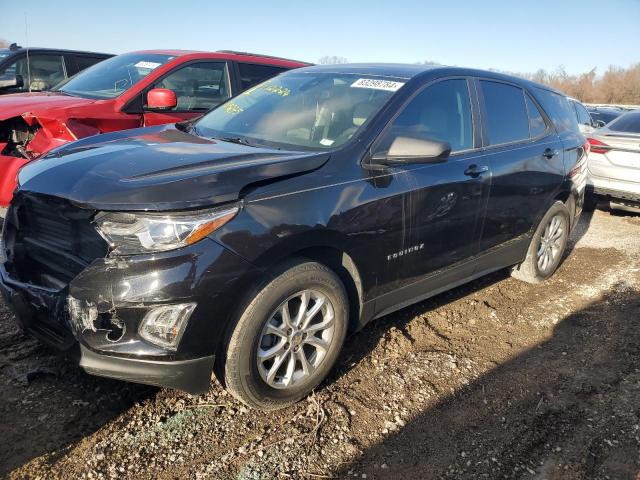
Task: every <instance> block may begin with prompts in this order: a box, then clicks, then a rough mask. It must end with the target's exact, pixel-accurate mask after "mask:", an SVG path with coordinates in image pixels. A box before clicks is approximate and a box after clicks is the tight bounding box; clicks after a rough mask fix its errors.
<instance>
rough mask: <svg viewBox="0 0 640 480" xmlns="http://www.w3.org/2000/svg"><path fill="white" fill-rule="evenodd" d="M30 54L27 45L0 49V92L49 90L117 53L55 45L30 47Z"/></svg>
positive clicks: (0, 93)
mask: <svg viewBox="0 0 640 480" xmlns="http://www.w3.org/2000/svg"><path fill="white" fill-rule="evenodd" d="M28 53H29V55H27V49H26V48H22V47H19V46H17V45H16V44H15V43H14V44H12V45H11V47H9V48H0V95H2V94H7V93H22V92H29V91H32V92H39V91H43V90H49V89H50V88H52V87H54V86H56V85H57V84H58V83H60V82H62V81H64V80H66V79H67V78H69V77H72V76H73V75H75V74H76V73H78V72H80V71H82V70H84V69H85V68H88V67H90V66H92V65H95V64H96V63H98V62H101V61H102V60H106V59H107V58H110V57H112V56H113V55H111V54H108V53H96V52H83V51H78V50H56V49H54V48H29V50H28ZM27 59H28V60H29V62H28V64H27ZM29 80H31V83H29Z"/></svg>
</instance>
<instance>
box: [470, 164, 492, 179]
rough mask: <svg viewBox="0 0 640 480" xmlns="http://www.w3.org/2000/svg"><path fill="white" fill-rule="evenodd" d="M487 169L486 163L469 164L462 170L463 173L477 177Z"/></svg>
mask: <svg viewBox="0 0 640 480" xmlns="http://www.w3.org/2000/svg"><path fill="white" fill-rule="evenodd" d="M488 171H489V167H487V166H486V165H482V166H478V165H469V168H467V169H466V170H465V171H464V174H465V175H467V176H469V177H477V176H478V175H480V174H482V173H485V172H488Z"/></svg>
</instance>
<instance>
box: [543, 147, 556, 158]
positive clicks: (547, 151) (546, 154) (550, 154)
mask: <svg viewBox="0 0 640 480" xmlns="http://www.w3.org/2000/svg"><path fill="white" fill-rule="evenodd" d="M556 155H560V152H559V151H558V150H551V149H550V148H547V149H545V151H544V152H542V156H543V157H544V158H546V159H547V160H551V159H552V158H553V157H555V156H556Z"/></svg>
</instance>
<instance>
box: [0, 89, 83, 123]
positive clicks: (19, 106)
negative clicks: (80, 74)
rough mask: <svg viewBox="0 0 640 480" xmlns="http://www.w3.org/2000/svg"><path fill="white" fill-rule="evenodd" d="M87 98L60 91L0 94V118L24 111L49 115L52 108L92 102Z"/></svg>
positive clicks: (77, 105) (76, 105) (79, 105)
mask: <svg viewBox="0 0 640 480" xmlns="http://www.w3.org/2000/svg"><path fill="white" fill-rule="evenodd" d="M94 102H95V100H92V99H89V98H79V97H72V96H70V95H64V94H62V93H55V92H42V93H14V94H10V95H2V96H0V120H6V119H8V118H11V117H17V116H19V115H22V114H24V113H31V114H42V113H44V112H46V114H47V116H50V115H51V110H52V109H57V108H69V107H81V106H84V105H89V104H92V103H94Z"/></svg>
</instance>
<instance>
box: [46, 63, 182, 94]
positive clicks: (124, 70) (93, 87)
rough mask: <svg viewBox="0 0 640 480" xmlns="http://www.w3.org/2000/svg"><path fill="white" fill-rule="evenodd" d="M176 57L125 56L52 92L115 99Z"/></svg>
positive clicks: (91, 68)
mask: <svg viewBox="0 0 640 480" xmlns="http://www.w3.org/2000/svg"><path fill="white" fill-rule="evenodd" d="M174 58H175V57H173V56H171V55H161V54H158V53H125V54H123V55H118V56H117V57H113V58H109V59H108V60H104V61H103V62H100V63H97V64H96V65H94V66H92V67H89V68H87V69H86V70H83V71H82V72H80V73H78V74H77V75H74V76H73V77H71V78H70V79H69V80H67V81H65V82H63V83H61V84H59V85H57V86H55V87H54V88H53V89H52V90H53V91H54V92H63V93H67V94H69V95H73V96H75V97H83V98H96V99H103V98H115V97H117V96H119V95H122V94H123V93H124V92H126V91H127V90H129V89H130V88H131V87H133V86H134V85H135V84H136V83H138V82H139V81H140V80H142V79H143V78H144V77H146V76H147V75H149V74H150V73H151V72H153V71H154V70H155V69H156V68H158V67H159V66H161V65H164V64H165V63H167V62H168V61H170V60H172V59H174Z"/></svg>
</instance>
